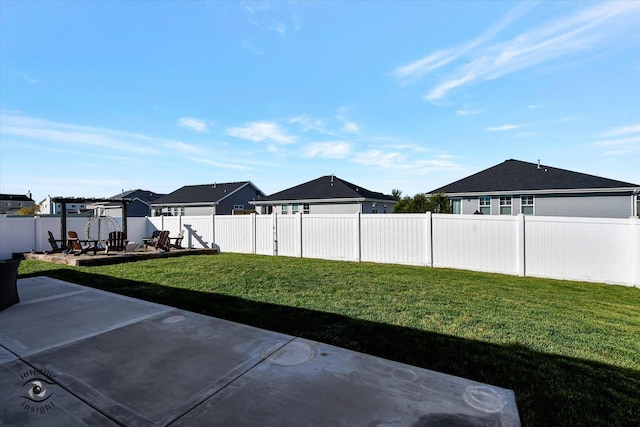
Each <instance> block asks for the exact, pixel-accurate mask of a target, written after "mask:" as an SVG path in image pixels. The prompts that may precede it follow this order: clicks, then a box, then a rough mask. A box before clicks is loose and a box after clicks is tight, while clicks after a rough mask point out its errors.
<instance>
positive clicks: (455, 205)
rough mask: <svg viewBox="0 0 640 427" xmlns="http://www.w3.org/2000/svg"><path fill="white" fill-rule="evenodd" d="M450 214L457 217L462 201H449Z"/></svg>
mask: <svg viewBox="0 0 640 427" xmlns="http://www.w3.org/2000/svg"><path fill="white" fill-rule="evenodd" d="M451 213H454V214H457V215H460V214H461V213H462V199H451Z"/></svg>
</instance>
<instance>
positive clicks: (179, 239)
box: [169, 230, 184, 249]
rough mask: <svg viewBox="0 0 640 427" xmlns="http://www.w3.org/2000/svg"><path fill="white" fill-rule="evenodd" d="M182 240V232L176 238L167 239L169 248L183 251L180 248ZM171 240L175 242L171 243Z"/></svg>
mask: <svg viewBox="0 0 640 427" xmlns="http://www.w3.org/2000/svg"><path fill="white" fill-rule="evenodd" d="M182 239H184V230H180V232H179V233H178V237H169V247H171V248H176V249H184V248H183V247H182ZM172 240H175V242H173V243H171V241H172Z"/></svg>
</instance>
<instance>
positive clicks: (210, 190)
mask: <svg viewBox="0 0 640 427" xmlns="http://www.w3.org/2000/svg"><path fill="white" fill-rule="evenodd" d="M264 196H265V194H264V193H263V192H262V191H260V189H259V188H258V187H256V186H255V185H253V183H251V182H250V181H243V182H227V183H222V184H220V183H215V184H205V185H186V186H184V187H182V188H179V189H178V190H176V191H174V192H173V193H169V194H167V195H166V196H162V197H160V198H158V199H156V200H155V201H154V202H153V203H151V208H152V211H153V212H152V213H153V216H160V215H169V216H177V215H211V214H216V215H233V214H244V213H249V212H253V206H252V205H251V202H253V201H255V200H259V199H261V198H263V197H264Z"/></svg>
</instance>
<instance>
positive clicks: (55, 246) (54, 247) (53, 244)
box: [47, 231, 65, 252]
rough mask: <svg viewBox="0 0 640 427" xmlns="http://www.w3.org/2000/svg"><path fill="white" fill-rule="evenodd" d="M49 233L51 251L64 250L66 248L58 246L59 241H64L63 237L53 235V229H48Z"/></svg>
mask: <svg viewBox="0 0 640 427" xmlns="http://www.w3.org/2000/svg"><path fill="white" fill-rule="evenodd" d="M47 233H49V244H50V245H51V252H62V251H64V250H65V248H63V247H61V246H58V242H60V243H64V240H62V239H56V238H55V237H53V233H52V232H51V231H47Z"/></svg>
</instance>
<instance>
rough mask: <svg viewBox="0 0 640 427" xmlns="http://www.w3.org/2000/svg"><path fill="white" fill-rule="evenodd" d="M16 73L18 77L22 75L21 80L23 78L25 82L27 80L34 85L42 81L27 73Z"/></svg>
mask: <svg viewBox="0 0 640 427" xmlns="http://www.w3.org/2000/svg"><path fill="white" fill-rule="evenodd" d="M18 75H19V76H20V77H22V79H23V80H25V81H27V82H29V83H31V84H34V85H39V84H42V82H41V81H40V80H38V79H35V78H33V77H31V76H29V75H27V74H24V73H20V74H18Z"/></svg>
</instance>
